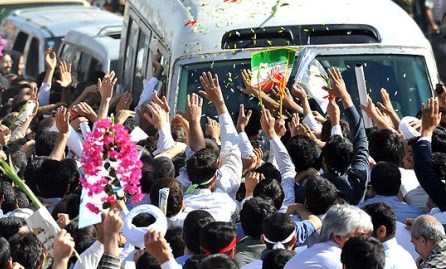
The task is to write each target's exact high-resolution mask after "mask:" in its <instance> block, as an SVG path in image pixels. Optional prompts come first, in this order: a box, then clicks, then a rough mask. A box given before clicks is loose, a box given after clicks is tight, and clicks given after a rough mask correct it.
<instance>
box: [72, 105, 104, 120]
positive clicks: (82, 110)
mask: <svg viewBox="0 0 446 269" xmlns="http://www.w3.org/2000/svg"><path fill="white" fill-rule="evenodd" d="M73 109H75V111H76V112H77V114H78V115H79V116H84V117H86V118H87V119H88V120H90V121H91V122H95V121H96V119H97V116H98V115H97V114H96V112H95V111H94V110H93V108H91V106H90V105H89V104H87V103H85V102H80V103H79V104H77V105H75V106H74V107H73Z"/></svg>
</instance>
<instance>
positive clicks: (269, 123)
mask: <svg viewBox="0 0 446 269" xmlns="http://www.w3.org/2000/svg"><path fill="white" fill-rule="evenodd" d="M275 122H276V121H275V119H274V118H273V116H272V115H271V112H270V111H269V110H268V109H266V108H264V107H262V117H261V118H260V125H261V126H262V130H263V132H264V133H265V135H266V137H267V138H268V139H269V140H272V139H274V138H276V137H277V133H276V131H275V129H274V125H275Z"/></svg>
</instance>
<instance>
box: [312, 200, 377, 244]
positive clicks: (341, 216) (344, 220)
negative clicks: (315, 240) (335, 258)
mask: <svg viewBox="0 0 446 269" xmlns="http://www.w3.org/2000/svg"><path fill="white" fill-rule="evenodd" d="M372 231H373V224H372V219H371V218H370V216H369V215H367V213H365V212H364V211H363V210H361V209H359V208H358V207H356V206H352V205H348V204H345V205H333V206H332V207H331V208H330V209H329V210H328V211H327V214H326V215H325V218H324V220H323V221H322V227H321V233H320V236H319V240H320V241H321V242H327V241H330V240H331V241H333V242H335V243H336V244H338V245H339V246H340V247H341V248H342V247H343V246H344V244H345V242H346V241H347V240H348V239H349V238H350V237H353V236H358V235H360V234H368V233H371V232H372Z"/></svg>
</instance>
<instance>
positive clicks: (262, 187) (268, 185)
mask: <svg viewBox="0 0 446 269" xmlns="http://www.w3.org/2000/svg"><path fill="white" fill-rule="evenodd" d="M260 195H266V196H268V197H270V198H271V199H272V200H273V202H274V206H275V207H276V209H277V210H279V209H280V208H281V207H282V204H283V199H284V198H285V194H284V192H283V189H282V186H280V183H279V182H278V181H277V180H275V179H271V178H270V179H264V180H261V181H260V182H259V183H258V184H257V186H256V187H255V188H254V192H253V196H254V197H258V196H260Z"/></svg>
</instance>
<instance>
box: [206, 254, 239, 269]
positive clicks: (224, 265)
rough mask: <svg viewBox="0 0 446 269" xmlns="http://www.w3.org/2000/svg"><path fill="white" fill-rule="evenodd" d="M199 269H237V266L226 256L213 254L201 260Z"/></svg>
mask: <svg viewBox="0 0 446 269" xmlns="http://www.w3.org/2000/svg"><path fill="white" fill-rule="evenodd" d="M200 269H237V266H236V265H235V263H234V262H233V261H232V259H231V258H230V257H228V256H227V255H222V254H213V255H211V256H209V257H206V258H204V259H203V261H202V262H201V263H200Z"/></svg>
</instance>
